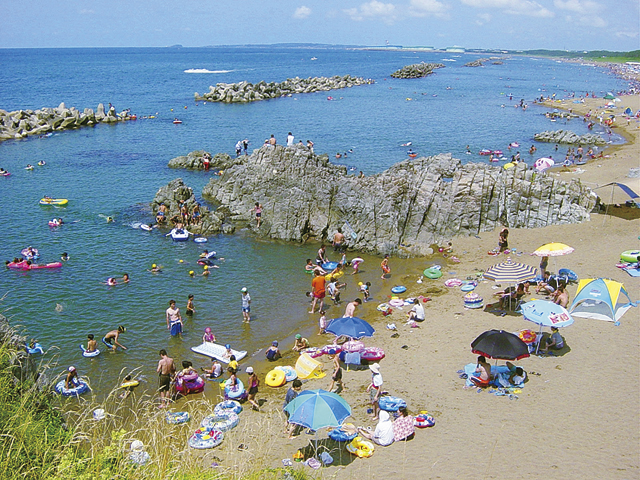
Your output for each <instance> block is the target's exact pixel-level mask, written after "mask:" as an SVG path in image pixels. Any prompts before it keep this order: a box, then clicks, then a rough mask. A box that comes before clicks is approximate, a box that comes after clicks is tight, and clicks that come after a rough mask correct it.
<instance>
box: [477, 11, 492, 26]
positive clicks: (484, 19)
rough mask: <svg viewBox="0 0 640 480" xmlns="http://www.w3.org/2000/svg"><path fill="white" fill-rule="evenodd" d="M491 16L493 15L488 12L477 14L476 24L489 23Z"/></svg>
mask: <svg viewBox="0 0 640 480" xmlns="http://www.w3.org/2000/svg"><path fill="white" fill-rule="evenodd" d="M491 18H493V17H492V16H491V14H489V13H480V14H479V15H478V19H477V20H476V24H477V25H485V24H487V23H489V22H490V21H491Z"/></svg>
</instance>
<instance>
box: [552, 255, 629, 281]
mask: <svg viewBox="0 0 640 480" xmlns="http://www.w3.org/2000/svg"><path fill="white" fill-rule="evenodd" d="M639 255H640V254H639ZM558 275H559V276H561V277H566V278H567V280H568V281H569V282H577V281H578V274H577V273H576V272H574V271H573V270H569V269H568V268H561V269H560V270H558Z"/></svg>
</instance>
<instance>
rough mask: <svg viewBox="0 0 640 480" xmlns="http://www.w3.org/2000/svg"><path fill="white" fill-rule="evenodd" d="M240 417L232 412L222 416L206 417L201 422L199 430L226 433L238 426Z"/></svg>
mask: <svg viewBox="0 0 640 480" xmlns="http://www.w3.org/2000/svg"><path fill="white" fill-rule="evenodd" d="M239 422H240V417H238V415H237V414H235V413H233V412H225V413H223V414H222V415H216V414H215V413H214V414H213V415H207V416H206V417H204V419H203V420H202V423H201V424H200V428H202V429H203V430H219V431H221V432H227V431H229V430H231V429H232V428H234V427H236V426H238V423H239Z"/></svg>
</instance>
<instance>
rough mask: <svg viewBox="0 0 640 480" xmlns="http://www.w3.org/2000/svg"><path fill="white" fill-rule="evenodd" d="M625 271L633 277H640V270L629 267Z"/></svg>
mask: <svg viewBox="0 0 640 480" xmlns="http://www.w3.org/2000/svg"><path fill="white" fill-rule="evenodd" d="M623 270H624V271H625V272H627V273H628V274H629V275H631V276H632V277H640V268H635V267H627V268H623Z"/></svg>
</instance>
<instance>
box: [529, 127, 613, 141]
mask: <svg viewBox="0 0 640 480" xmlns="http://www.w3.org/2000/svg"><path fill="white" fill-rule="evenodd" d="M533 139H534V140H536V141H538V142H547V143H563V144H569V145H606V144H607V142H606V140H605V139H604V138H602V137H601V136H600V135H597V134H595V133H587V134H585V135H578V134H576V133H573V132H572V131H570V130H566V131H565V130H556V131H545V132H542V133H536V134H535V135H534V136H533Z"/></svg>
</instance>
